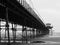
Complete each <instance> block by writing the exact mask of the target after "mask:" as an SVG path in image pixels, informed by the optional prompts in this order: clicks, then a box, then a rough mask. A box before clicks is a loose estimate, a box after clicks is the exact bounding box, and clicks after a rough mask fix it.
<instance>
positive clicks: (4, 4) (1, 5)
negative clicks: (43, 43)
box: [0, 0, 49, 45]
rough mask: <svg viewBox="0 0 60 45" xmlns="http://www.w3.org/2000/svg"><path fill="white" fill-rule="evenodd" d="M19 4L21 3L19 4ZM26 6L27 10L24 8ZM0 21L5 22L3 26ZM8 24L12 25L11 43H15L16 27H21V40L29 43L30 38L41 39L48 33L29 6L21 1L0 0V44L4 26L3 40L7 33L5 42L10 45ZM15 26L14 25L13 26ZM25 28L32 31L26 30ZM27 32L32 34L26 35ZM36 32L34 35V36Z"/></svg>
mask: <svg viewBox="0 0 60 45" xmlns="http://www.w3.org/2000/svg"><path fill="white" fill-rule="evenodd" d="M20 2H21V3H20ZM26 5H27V7H28V8H26V7H25V6H26ZM1 21H5V22H6V24H5V25H1ZM9 23H11V24H12V28H11V30H12V32H13V39H12V40H13V43H16V42H15V41H16V38H17V37H16V31H18V30H16V26H17V25H21V26H22V35H21V37H22V38H21V39H19V40H21V41H22V43H23V41H26V43H28V41H30V39H32V38H37V37H41V36H44V35H47V34H48V33H49V29H48V28H47V27H46V26H45V24H44V22H43V21H42V20H41V19H40V18H39V17H38V16H37V14H36V13H35V12H34V10H33V9H32V8H31V7H29V5H28V4H27V3H26V2H24V1H23V0H19V1H17V0H0V43H1V40H2V39H1V29H2V27H4V26H5V38H6V31H7V35H8V36H7V40H8V43H7V44H8V45H10V41H11V39H10V33H9V30H10V28H9ZM14 24H15V25H14ZM27 27H30V28H32V29H30V30H27ZM24 31H25V32H26V36H24V34H23V33H24ZM28 31H30V32H33V34H32V35H30V36H29V35H27V33H28ZM35 32H36V34H35Z"/></svg>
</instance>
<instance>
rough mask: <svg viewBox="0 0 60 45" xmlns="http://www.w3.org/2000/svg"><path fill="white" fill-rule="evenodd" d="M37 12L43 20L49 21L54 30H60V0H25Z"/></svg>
mask: <svg viewBox="0 0 60 45" xmlns="http://www.w3.org/2000/svg"><path fill="white" fill-rule="evenodd" d="M27 2H28V3H29V4H30V5H31V6H32V7H33V8H34V9H35V10H36V11H37V12H38V16H39V17H40V18H41V19H42V20H43V22H44V23H45V24H46V23H51V24H52V26H53V30H54V31H55V32H60V0H31V1H30V0H29V1H28V0H27Z"/></svg>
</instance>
